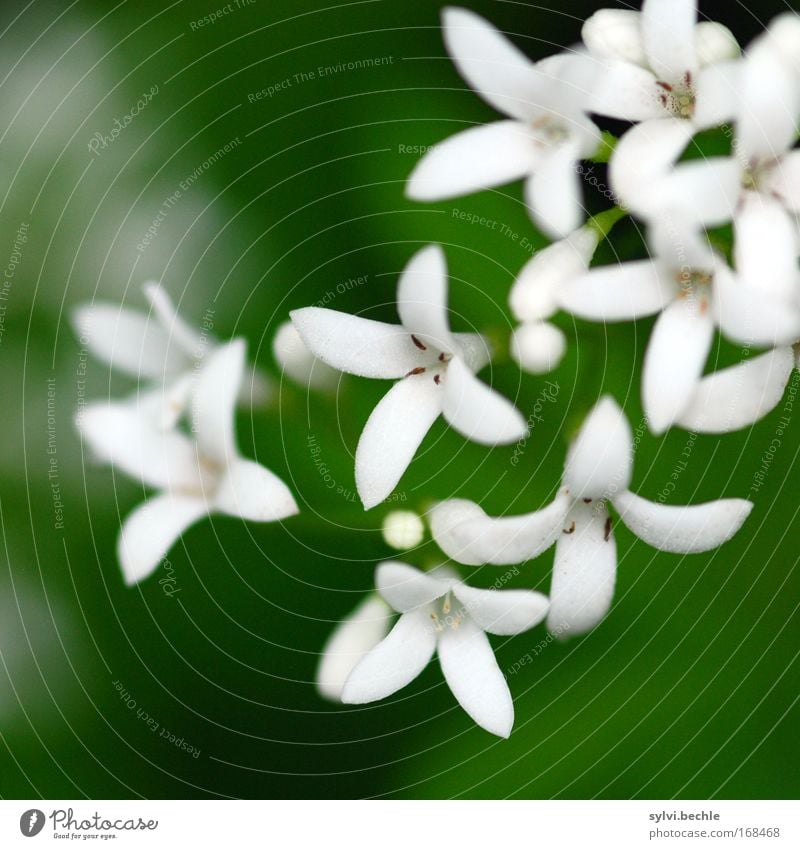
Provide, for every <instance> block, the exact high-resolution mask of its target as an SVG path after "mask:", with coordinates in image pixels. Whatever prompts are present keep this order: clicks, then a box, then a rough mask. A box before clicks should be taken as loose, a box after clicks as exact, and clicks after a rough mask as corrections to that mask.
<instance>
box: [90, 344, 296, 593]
mask: <svg viewBox="0 0 800 849" xmlns="http://www.w3.org/2000/svg"><path fill="white" fill-rule="evenodd" d="M244 357H245V346H244V342H243V341H242V340H234V341H232V342H229V343H227V344H225V345H222V346H220V347H219V348H217V350H215V351H214V352H213V353H212V354H211V355H209V356H208V357H207V358H206V359H205V362H204V363H203V368H202V369H201V371H200V373H199V375H198V377H197V379H196V381H195V382H194V385H193V387H192V399H191V407H192V421H191V429H192V436H193V438H189V437H188V436H186V435H185V434H184V433H182V432H181V431H179V430H178V429H176V428H174V429H167V430H165V429H164V428H161V427H159V426H158V424H157V423H156V422H155V421H154V419H153V417H152V415H151V412H150V410H149V409H148V404H149V403H150V402H151V401H152V397H153V396H152V394H151V395H150V396H144V397H143V400H142V402H141V403H139V401H137V400H134V401H127V402H122V403H107V404H105V403H98V404H90V405H89V406H87V407H86V408H85V409H84V410H83V412H82V413H81V414H80V415H79V416H78V418H77V420H76V424H77V426H78V428H79V430H80V433H81V435H82V437H83V438H84V439H85V440H86V442H87V443H88V444H89V446H90V449H91V450H92V453H93V454H94V455H95V456H96V457H97V458H99V459H101V460H103V461H105V462H107V463H110V464H112V465H113V466H116V467H117V468H119V469H120V470H121V471H123V472H125V473H126V474H128V475H130V476H131V477H134V478H136V479H137V480H139V481H140V482H141V483H142V484H143V485H145V486H149V487H154V488H155V489H157V490H158V494H157V495H154V496H152V497H150V498H148V499H147V501H145V502H144V503H143V504H141V505H140V506H139V507H137V508H136V510H134V512H133V513H132V514H131V515H130V516H129V517H128V518H127V519H126V521H125V523H124V524H123V526H122V531H121V534H120V538H119V543H118V547H117V553H118V556H119V559H120V563H121V565H122V571H123V574H124V576H125V580H126V582H127V583H128V584H129V585H132V584H136V583H138V582H139V581H141V580H143V579H144V578H146V577H147V576H148V575H150V574H151V573H152V571H153V570H154V569H155V568H156V567H157V566H158V562H159V560H160V559H161V558H162V557H163V556H164V555H165V554H166V553H167V551H168V550H169V549H170V548H171V547H172V545H173V544H174V543H175V541H176V540H177V539H178V538H179V537H180V536H181V534H183V532H184V531H185V530H186V529H187V528H189V527H190V526H191V525H193V524H194V523H195V522H197V521H198V520H199V519H202V518H204V517H206V516H208V515H210V514H212V513H222V514H226V515H229V516H237V517H239V518H242V519H247V520H249V521H253V522H270V521H276V520H279V519H283V518H286V517H287V516H291V515H293V514H295V513H296V512H297V505H296V503H295V500H294V498H293V497H292V495H291V493H290V492H289V490H288V489H287V487H286V485H285V484H284V483H283V482H282V481H281V480H279V478H277V477H276V476H275V475H274V474H273V473H272V472H270V471H269V470H267V469H265V468H264V467H263V466H260V465H259V464H258V463H255V462H253V461H252V460H247V459H245V458H244V457H241V456H240V454H239V451H238V449H237V446H236V437H235V432H234V406H235V401H236V395H237V393H238V392H239V388H240V386H241V383H242V376H243V371H244Z"/></svg>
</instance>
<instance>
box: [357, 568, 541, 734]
mask: <svg viewBox="0 0 800 849" xmlns="http://www.w3.org/2000/svg"><path fill="white" fill-rule="evenodd" d="M375 585H376V587H377V589H378V592H379V593H380V594H381V595H382V596H383V598H384V599H385V600H386V601H387V602H388V603H389V604H390V605H391V606H392V608H393V609H394V610H396V611H397V612H398V613H399V614H401V615H400V618H399V619H398V621H397V624H396V625H395V626H394V628H393V629H392V630H391V632H390V633H389V635H388V636H387V637H386V638H385V639H384V640H382V641H381V642H380V643H379V644H378V645H377V646H376V647H375V648H373V649H372V651H370V652H369V654H367V656H366V657H365V658H364V659H363V660H362V661H361V662H360V663H359V664H358V665H357V666H356V667H355V669H354V670H353V671H352V672H351V673H350V676H349V677H348V679H347V681H346V683H345V685H344V689H343V691H342V701H343V702H345V704H364V703H365V702H374V701H377V700H378V699H383V698H386V696H390V695H391V694H392V693H395V692H397V691H398V690H400V689H401V688H402V687H405V686H406V685H407V684H409V683H411V681H413V680H414V679H415V678H416V677H417V676H418V675H419V674H420V673H421V672H422V670H423V669H424V668H425V667H426V666H427V665H428V662H429V661H430V659H431V657H433V654H434V652H436V653H437V654H438V655H439V663H440V664H441V667H442V672H443V673H444V677H445V680H446V681H447V684H448V686H449V687H450V689H451V690H452V692H453V695H454V696H455V697H456V699H457V700H458V702H459V704H460V705H461V707H463V708H464V710H465V711H466V712H467V713H468V714H469V715H470V717H472V719H473V720H475V722H476V723H477V724H478V725H480V726H481V728H484V729H486V730H487V731H489V732H490V733H492V734H496V735H498V736H499V737H508V736H509V734H510V733H511V728H512V726H513V724H514V705H513V702H512V700H511V693H510V692H509V690H508V685H507V684H506V680H505V677H504V676H503V673H502V672H501V671H500V668H499V667H498V665H497V661H496V660H495V658H494V653H493V651H492V647H491V645H490V644H489V640H488V638H487V636H486V634H487V633H489V634H502V635H510V634H520V633H522V632H523V631H527V630H529V629H530V628H533V627H535V626H536V625H538V624H539V623H540V622H541V621H542V620H543V619H544V617H545V616H546V615H547V609H548V602H547V598H546V597H545V596H543V595H542V594H541V593H537V592H532V591H529V590H479V589H475V588H473V587H468V586H467V585H466V584H464V583H462V582H461V581H459V580H458V577H457V576H456V575H455V574H454V573H452V572H450V571H449V570H446V569H437V570H435V571H434V572H428V573H426V572H420V571H419V570H418V569H415V568H414V567H413V566H408V565H407V564H405V563H397V562H392V561H390V562H386V563H381V564H380V565H379V566H378V568H377V569H376V571H375Z"/></svg>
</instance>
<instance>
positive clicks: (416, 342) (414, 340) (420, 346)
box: [411, 333, 428, 351]
mask: <svg viewBox="0 0 800 849" xmlns="http://www.w3.org/2000/svg"><path fill="white" fill-rule="evenodd" d="M411 341H412V342H413V343H414V344H415V345H416V346H417V347H418V348H419V349H420V351H427V350H428V348H427V346H426V345H423V344H422V342H420V341H419V339H417V337H416V336H415V335H414V334H413V333H412V334H411Z"/></svg>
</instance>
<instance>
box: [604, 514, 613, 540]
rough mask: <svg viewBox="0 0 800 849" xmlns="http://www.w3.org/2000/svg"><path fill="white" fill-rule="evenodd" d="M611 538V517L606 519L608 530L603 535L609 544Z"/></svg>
mask: <svg viewBox="0 0 800 849" xmlns="http://www.w3.org/2000/svg"><path fill="white" fill-rule="evenodd" d="M610 536H611V516H609V517H608V518H607V519H606V529H605V533H604V534H603V539H604V540H605V541H606V542H608V538H609V537H610Z"/></svg>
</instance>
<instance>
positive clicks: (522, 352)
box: [511, 321, 567, 374]
mask: <svg viewBox="0 0 800 849" xmlns="http://www.w3.org/2000/svg"><path fill="white" fill-rule="evenodd" d="M566 350H567V337H566V336H565V335H564V333H563V332H562V331H561V330H560V329H559V328H558V327H556V326H555V325H554V324H550V323H549V322H547V321H536V322H533V323H532V324H522V325H520V326H519V327H518V328H517V329H516V330H515V331H514V333H513V334H512V335H511V356H512V358H513V359H514V360H515V362H517V363H518V364H519V367H520V368H521V369H522V370H523V371H527V372H528V373H529V374H547V372H549V371H552V370H553V369H554V368H557V367H558V364H559V363H560V362H561V360H562V359H563V357H564V354H565V352H566Z"/></svg>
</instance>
